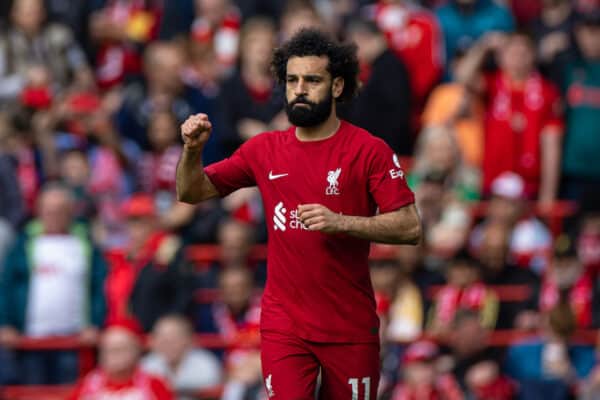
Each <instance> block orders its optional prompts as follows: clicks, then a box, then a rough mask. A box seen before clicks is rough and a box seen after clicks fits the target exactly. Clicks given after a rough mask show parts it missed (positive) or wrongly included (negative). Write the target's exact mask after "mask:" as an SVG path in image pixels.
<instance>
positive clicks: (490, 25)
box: [436, 0, 515, 60]
mask: <svg viewBox="0 0 600 400" xmlns="http://www.w3.org/2000/svg"><path fill="white" fill-rule="evenodd" d="M436 14H437V17H438V20H439V23H440V25H441V27H442V32H443V34H444V43H445V45H446V58H445V59H446V60H453V59H454V57H455V56H456V52H457V51H458V50H459V49H463V50H464V49H468V48H470V47H471V46H472V45H473V44H474V43H475V42H476V41H477V40H479V39H480V38H481V37H483V36H484V35H485V34H486V33H489V32H494V31H501V32H510V31H512V30H513V29H514V27H515V22H514V20H513V17H512V15H511V14H510V10H508V9H507V8H506V7H504V6H501V5H499V4H498V3H497V2H495V1H493V0H448V1H447V3H446V5H444V6H442V7H440V8H438V9H437V11H436Z"/></svg>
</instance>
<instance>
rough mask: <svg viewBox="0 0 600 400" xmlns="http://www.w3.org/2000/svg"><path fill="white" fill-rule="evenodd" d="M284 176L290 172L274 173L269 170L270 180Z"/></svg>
mask: <svg viewBox="0 0 600 400" xmlns="http://www.w3.org/2000/svg"><path fill="white" fill-rule="evenodd" d="M284 176H288V174H277V175H273V171H269V180H270V181H272V180H274V179H278V178H283V177H284Z"/></svg>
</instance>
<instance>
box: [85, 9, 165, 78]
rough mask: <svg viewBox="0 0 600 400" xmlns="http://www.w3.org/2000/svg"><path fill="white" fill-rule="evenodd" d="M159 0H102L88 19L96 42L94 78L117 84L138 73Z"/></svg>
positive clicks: (156, 25)
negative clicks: (99, 6)
mask: <svg viewBox="0 0 600 400" xmlns="http://www.w3.org/2000/svg"><path fill="white" fill-rule="evenodd" d="M162 3H163V2H162V0H106V1H104V4H103V7H102V8H100V9H98V10H97V11H95V12H94V13H93V14H92V16H91V19H90V25H89V26H90V34H91V38H92V40H93V41H94V43H95V44H96V47H97V50H96V52H95V53H96V59H95V63H94V64H95V67H96V81H97V83H98V85H99V86H100V87H101V88H103V89H109V88H112V87H115V86H118V85H120V84H122V83H124V82H125V80H126V79H128V78H131V77H132V76H135V75H137V74H139V73H140V72H141V67H142V59H141V54H142V52H143V49H144V46H145V45H147V44H148V43H149V42H151V41H152V40H154V39H156V37H157V35H158V29H159V26H160V18H161V14H162Z"/></svg>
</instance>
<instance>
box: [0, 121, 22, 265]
mask: <svg viewBox="0 0 600 400" xmlns="http://www.w3.org/2000/svg"><path fill="white" fill-rule="evenodd" d="M11 135H13V133H12V127H11V124H10V121H9V118H8V115H7V114H4V113H2V114H0V265H2V263H3V261H4V256H5V254H6V251H7V250H8V248H9V246H10V244H11V242H12V239H13V236H14V233H15V229H17V227H18V225H19V223H20V222H21V220H22V219H23V217H24V207H23V199H22V197H21V193H20V190H19V184H18V181H17V162H16V160H15V159H14V157H13V156H12V155H11V154H10V153H9V151H8V150H9V149H8V147H9V146H8V141H9V137H10V136H11Z"/></svg>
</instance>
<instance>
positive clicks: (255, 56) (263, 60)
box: [240, 27, 275, 68]
mask: <svg viewBox="0 0 600 400" xmlns="http://www.w3.org/2000/svg"><path fill="white" fill-rule="evenodd" d="M274 47H275V32H274V31H273V30H272V29H270V28H269V27H255V28H253V29H252V30H250V31H248V32H246V34H245V36H244V38H243V41H242V43H241V49H240V57H241V59H242V65H244V64H250V65H259V66H264V68H268V66H269V60H270V58H271V52H272V51H273V48H274Z"/></svg>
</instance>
